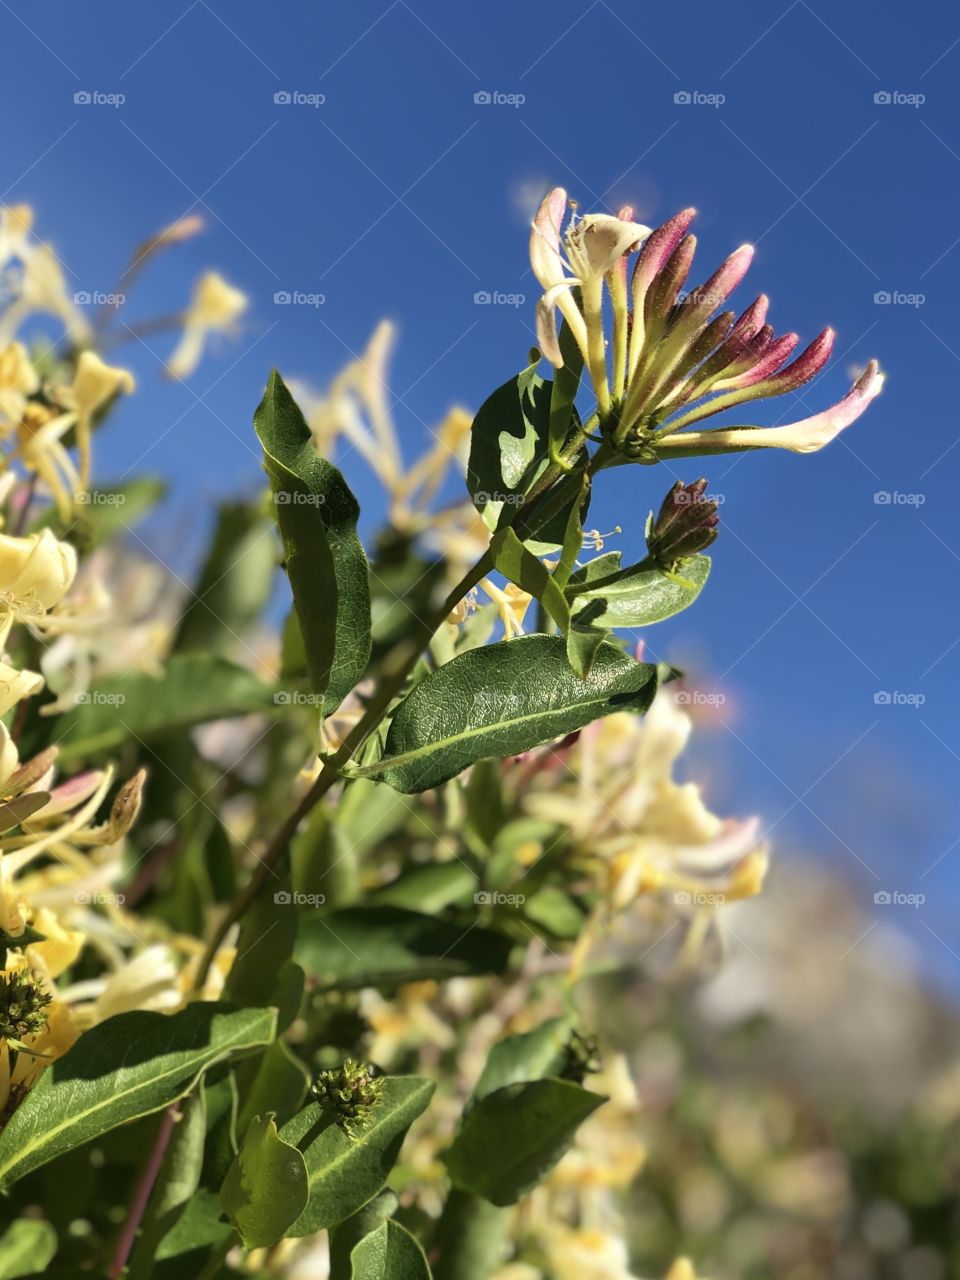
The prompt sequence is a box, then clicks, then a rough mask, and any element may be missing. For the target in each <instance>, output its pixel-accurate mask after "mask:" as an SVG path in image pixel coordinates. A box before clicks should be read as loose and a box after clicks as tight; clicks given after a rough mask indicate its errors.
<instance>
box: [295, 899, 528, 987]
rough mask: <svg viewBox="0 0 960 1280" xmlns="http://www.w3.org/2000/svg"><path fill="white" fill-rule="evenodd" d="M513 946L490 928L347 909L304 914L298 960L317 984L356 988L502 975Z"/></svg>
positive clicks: (385, 909)
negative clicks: (479, 975) (423, 980)
mask: <svg viewBox="0 0 960 1280" xmlns="http://www.w3.org/2000/svg"><path fill="white" fill-rule="evenodd" d="M512 946H513V944H512V943H511V941H510V939H508V938H506V937H504V936H503V935H502V934H499V933H494V932H493V931H492V930H490V929H483V928H480V927H473V928H470V927H469V926H461V925H459V924H453V923H451V922H450V921H447V920H438V919H435V918H434V917H433V916H428V915H424V914H422V913H421V912H417V911H406V910H403V909H402V908H400V907H395V906H368V907H346V908H344V909H343V910H342V911H333V912H330V913H329V914H328V915H323V914H321V913H319V912H317V913H309V914H307V915H304V916H303V917H302V918H301V921H300V932H299V935H298V937H297V946H296V950H295V952H294V956H295V958H296V959H297V960H298V961H299V963H300V964H302V965H303V966H304V968H305V969H306V970H307V972H308V973H309V974H310V976H311V978H312V979H313V980H314V981H315V982H319V983H320V984H321V985H323V986H336V987H340V988H347V989H351V988H356V987H374V986H388V985H390V984H393V983H398V982H414V981H419V980H421V979H425V978H437V979H439V978H452V977H459V976H462V975H469V974H475V973H502V972H503V971H504V969H505V968H506V966H507V961H508V959H509V956H510V951H511V949H512Z"/></svg>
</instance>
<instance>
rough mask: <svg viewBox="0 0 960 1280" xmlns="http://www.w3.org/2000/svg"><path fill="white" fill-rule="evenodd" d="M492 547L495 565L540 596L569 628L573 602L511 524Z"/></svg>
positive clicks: (563, 628)
mask: <svg viewBox="0 0 960 1280" xmlns="http://www.w3.org/2000/svg"><path fill="white" fill-rule="evenodd" d="M490 551H491V553H492V555H493V567H494V568H495V569H497V570H498V571H499V572H500V573H502V574H503V576H504V577H505V578H509V580H510V581H511V582H515V583H516V584H517V586H518V587H522V588H523V590H524V591H526V592H527V593H528V595H531V596H533V597H534V599H535V600H540V601H541V602H542V603H543V607H544V608H545V609H546V611H547V612H548V613H549V614H550V617H551V618H552V619H553V620H554V622H555V623H556V624H557V626H558V627H559V628H560V630H561V631H563V632H566V630H567V628H568V627H569V626H570V606H569V605H568V604H567V599H566V596H565V595H564V594H563V592H562V591H561V589H560V587H559V586H558V585H557V584H556V582H554V580H553V574H552V573H551V572H550V571H549V569H548V568H547V567H546V565H545V564H544V563H543V561H542V560H538V559H537V557H536V556H535V555H534V554H533V553H532V552H530V551H528V550H527V548H526V547H525V546H524V545H523V543H522V542H521V541H520V539H519V538H518V537H517V535H516V533H514V531H513V530H512V529H511V528H509V527H507V528H506V529H501V530H500V532H499V533H495V534H494V535H493V538H492V539H491V542H490Z"/></svg>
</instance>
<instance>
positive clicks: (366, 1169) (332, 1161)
mask: <svg viewBox="0 0 960 1280" xmlns="http://www.w3.org/2000/svg"><path fill="white" fill-rule="evenodd" d="M433 1091H434V1084H433V1082H432V1081H431V1080H424V1079H421V1078H420V1077H418V1076H387V1077H386V1079H385V1080H384V1082H383V1096H382V1097H381V1099H380V1101H379V1102H378V1103H377V1104H376V1106H375V1107H374V1110H373V1114H372V1115H371V1116H370V1119H369V1120H368V1121H367V1122H366V1124H365V1125H364V1127H363V1128H362V1129H361V1130H359V1131H358V1132H357V1135H356V1137H351V1136H350V1135H349V1134H347V1133H344V1132H343V1130H342V1129H341V1128H340V1127H339V1126H338V1125H337V1124H335V1123H333V1122H332V1121H331V1120H330V1118H329V1116H328V1114H327V1113H326V1112H325V1110H324V1108H323V1107H321V1106H320V1104H319V1103H311V1104H310V1106H308V1107H305V1108H304V1109H303V1111H301V1112H300V1114H299V1115H296V1116H294V1117H293V1119H292V1120H288V1121H287V1123H286V1124H285V1125H284V1126H283V1128H282V1129H281V1130H280V1137H281V1138H283V1140H284V1141H285V1142H289V1143H292V1144H294V1145H296V1146H297V1147H298V1148H299V1149H300V1151H301V1152H302V1153H303V1157H304V1160H305V1161H306V1165H307V1178H308V1184H309V1194H310V1198H309V1200H308V1202H307V1206H306V1208H305V1209H304V1211H303V1213H302V1214H301V1215H300V1216H299V1218H297V1220H296V1222H294V1224H293V1226H292V1227H291V1228H290V1230H289V1231H288V1233H287V1234H288V1235H292V1236H306V1235H312V1234H313V1233H314V1232H315V1231H322V1230H324V1229H327V1228H330V1227H335V1226H336V1225H337V1224H338V1223H340V1222H343V1221H344V1220H345V1219H346V1218H349V1217H350V1215H351V1214H353V1213H356V1211H357V1210H358V1209H360V1208H362V1207H363V1206H364V1205H365V1204H366V1203H367V1202H368V1201H369V1200H372V1199H373V1197H374V1196H375V1195H376V1194H377V1192H378V1191H379V1190H380V1189H381V1188H382V1186H383V1184H384V1183H385V1182H386V1180H387V1177H388V1175H389V1173H390V1170H391V1169H392V1168H393V1164H394V1161H395V1160H396V1158H397V1153H398V1152H399V1150H400V1146H401V1144H402V1142H403V1139H404V1137H405V1135H406V1132H407V1130H408V1129H409V1127H410V1125H411V1124H412V1123H413V1121H414V1120H415V1119H416V1118H417V1116H419V1115H420V1114H421V1112H423V1111H424V1110H425V1109H426V1107H427V1104H428V1103H429V1101H430V1099H431V1097H432V1096H433Z"/></svg>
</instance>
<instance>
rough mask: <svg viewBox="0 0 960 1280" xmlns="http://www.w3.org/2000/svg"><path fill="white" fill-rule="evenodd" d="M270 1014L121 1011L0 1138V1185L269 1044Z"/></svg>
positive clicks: (59, 1066) (191, 1008)
mask: <svg viewBox="0 0 960 1280" xmlns="http://www.w3.org/2000/svg"><path fill="white" fill-rule="evenodd" d="M275 1021H276V1015H275V1013H274V1011H273V1010H272V1009H239V1010H234V1009H231V1008H230V1007H229V1006H228V1005H223V1004H215V1003H211V1002H203V1003H198V1004H192V1005H188V1006H187V1008H185V1009H182V1010H180V1012H179V1013H174V1014H170V1015H169V1016H167V1015H166V1014H162V1013H150V1012H136V1013H121V1014H118V1015H117V1016H116V1017H114V1018H108V1019H107V1021H106V1022H101V1023H100V1024H99V1026H95V1027H93V1028H92V1029H91V1030H90V1031H86V1032H84V1034H83V1035H82V1036H81V1037H80V1039H79V1040H78V1041H77V1042H76V1044H75V1045H74V1046H73V1048H71V1049H70V1050H68V1052H67V1053H65V1054H64V1055H63V1057H62V1058H58V1059H57V1061H56V1062H54V1063H53V1064H52V1065H51V1066H49V1067H48V1068H47V1069H46V1070H45V1071H44V1072H43V1074H42V1075H41V1076H40V1079H39V1081H38V1082H37V1084H36V1085H35V1086H34V1087H33V1088H32V1089H31V1090H30V1092H29V1093H28V1094H27V1096H26V1098H25V1099H24V1101H23V1102H22V1103H21V1104H20V1106H19V1107H18V1108H17V1110H16V1111H15V1112H14V1113H13V1115H12V1116H11V1118H10V1120H9V1121H8V1123H7V1125H6V1127H5V1128H4V1130H3V1132H2V1134H0V1187H8V1186H10V1185H11V1184H12V1183H14V1182H16V1181H17V1179H18V1178H22V1177H23V1176H24V1174H27V1173H29V1172H30V1171H31V1170H33V1169H36V1168H38V1167H39V1166H40V1165H42V1164H46V1162H47V1161H48V1160H52V1159H54V1157H55V1156H59V1155H62V1154H63V1153H64V1152H65V1151H70V1150H71V1149H72V1148H74V1147H78V1146H81V1145H82V1144H83V1143H85V1142H89V1141H90V1140H91V1139H92V1138H97V1137H99V1136H100V1135H101V1134H103V1133H105V1132H106V1131H107V1130H108V1129H112V1128H114V1127H115V1126H116V1125H118V1124H123V1123H125V1122H126V1121H128V1120H134V1119H136V1118H137V1117H139V1116H144V1115H149V1114H150V1113H151V1112H153V1111H159V1110H160V1109H161V1107H165V1106H167V1105H168V1104H169V1103H171V1102H173V1101H175V1100H176V1099H177V1098H179V1097H182V1096H183V1094H185V1093H186V1092H188V1090H189V1089H190V1088H191V1086H192V1085H193V1083H194V1081H195V1080H197V1079H198V1078H199V1076H200V1075H202V1073H203V1072H204V1070H205V1069H206V1068H207V1067H209V1066H211V1065H212V1064H213V1063H215V1062H219V1061H221V1060H222V1059H224V1058H226V1057H227V1056H228V1055H230V1054H233V1053H238V1052H241V1051H244V1050H250V1049H254V1048H256V1047H257V1046H259V1045H264V1044H268V1043H269V1042H270V1040H272V1038H273V1035H274V1026H275Z"/></svg>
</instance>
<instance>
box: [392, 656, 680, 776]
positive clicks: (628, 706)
mask: <svg viewBox="0 0 960 1280" xmlns="http://www.w3.org/2000/svg"><path fill="white" fill-rule="evenodd" d="M655 691H656V670H655V668H654V667H652V666H649V665H645V664H642V663H638V662H635V661H634V660H633V658H630V657H628V656H627V655H626V654H625V653H624V652H623V651H622V650H621V649H618V648H617V647H616V646H614V645H612V644H606V645H602V646H601V648H600V650H599V651H598V653H597V657H596V661H595V662H594V665H593V669H592V670H591V672H590V675H589V677H588V678H587V679H585V680H581V679H580V678H579V677H578V676H577V675H576V674H575V673H574V672H573V671H572V670H571V669H570V666H569V664H568V662H567V657H566V645H565V642H564V641H563V639H562V638H561V637H559V636H537V635H535V636H523V637H521V638H519V639H517V640H510V641H506V642H503V641H502V642H500V643H499V644H492V645H488V646H486V648H483V649H474V650H472V651H471V652H469V653H464V654H460V655H459V656H458V657H456V658H454V659H453V661H452V662H448V663H447V664H446V666H444V667H441V668H440V669H439V670H438V671H434V672H431V674H430V675H428V676H427V677H426V678H425V679H424V680H422V681H421V682H420V684H418V685H417V686H416V688H414V689H413V690H412V691H411V693H409V694H408V695H407V697H406V698H405V699H404V701H403V702H401V703H400V705H399V707H398V708H397V711H396V713H395V715H394V718H393V721H392V723H391V725H390V731H389V733H388V734H387V741H386V746H385V751H384V756H383V758H382V759H381V760H380V761H379V762H378V763H377V764H376V765H374V766H370V767H369V772H371V773H376V774H377V775H380V776H382V777H383V778H384V780H385V781H386V782H389V783H390V785H391V786H392V787H395V788H396V789H397V790H398V791H404V792H414V791H426V790H427V789H428V788H430V787H436V786H439V784H440V783H441V782H445V781H446V780H447V779H448V778H452V777H454V775H455V774H458V773H459V772H460V771H461V770H462V769H465V768H466V767H467V766H468V765H470V764H473V763H474V762H475V761H476V760H484V759H488V758H490V757H501V758H502V757H504V756H511V755H517V754H519V753H520V752H521V751H527V750H529V748H531V747H535V746H538V745H539V744H540V743H543V742H549V741H551V739H553V738H557V737H560V736H561V735H563V734H568V733H572V732H573V731H574V730H575V729H582V728H583V726H584V725H586V724H589V723H590V722H591V721H592V720H595V719H597V718H598V717H599V716H605V715H610V714H611V713H612V712H614V711H645V710H646V709H647V707H648V706H649V705H650V703H651V701H652V700H653V695H654V693H655Z"/></svg>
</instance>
